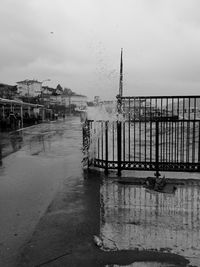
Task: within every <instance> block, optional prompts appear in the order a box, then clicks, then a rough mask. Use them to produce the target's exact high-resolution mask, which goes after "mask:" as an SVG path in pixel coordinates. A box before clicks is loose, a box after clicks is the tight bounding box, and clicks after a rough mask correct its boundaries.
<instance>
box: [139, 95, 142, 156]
mask: <svg viewBox="0 0 200 267" xmlns="http://www.w3.org/2000/svg"><path fill="white" fill-rule="evenodd" d="M141 119H142V116H141V98H139V161H141Z"/></svg>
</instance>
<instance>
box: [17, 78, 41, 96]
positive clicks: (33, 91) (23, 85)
mask: <svg viewBox="0 0 200 267" xmlns="http://www.w3.org/2000/svg"><path fill="white" fill-rule="evenodd" d="M17 91H18V93H19V95H20V96H26V97H36V96H38V95H40V94H41V91H42V82H39V81H37V80H24V81H20V82H17Z"/></svg>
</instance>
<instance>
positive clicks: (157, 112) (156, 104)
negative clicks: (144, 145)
mask: <svg viewBox="0 0 200 267" xmlns="http://www.w3.org/2000/svg"><path fill="white" fill-rule="evenodd" d="M155 112H156V121H157V120H158V116H159V111H158V99H157V97H156V98H155ZM155 127H156V125H155ZM156 131H157V129H156ZM156 131H155V134H157V133H158V134H159V131H158V132H156ZM155 142H156V136H155ZM158 145H159V143H158ZM155 153H156V152H155ZM155 157H156V155H155ZM158 160H159V154H158Z"/></svg>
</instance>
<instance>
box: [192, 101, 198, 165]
mask: <svg viewBox="0 0 200 267" xmlns="http://www.w3.org/2000/svg"><path fill="white" fill-rule="evenodd" d="M196 108H197V101H196V97H194V124H193V143H192V145H193V147H192V152H193V154H192V162H193V163H194V162H195V143H196V132H195V129H196Z"/></svg>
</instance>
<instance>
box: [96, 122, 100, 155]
mask: <svg viewBox="0 0 200 267" xmlns="http://www.w3.org/2000/svg"><path fill="white" fill-rule="evenodd" d="M99 139H100V136H99V123H98V139H97V146H98V152H97V154H98V159H99V156H100V155H99V154H100V141H99Z"/></svg>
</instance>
